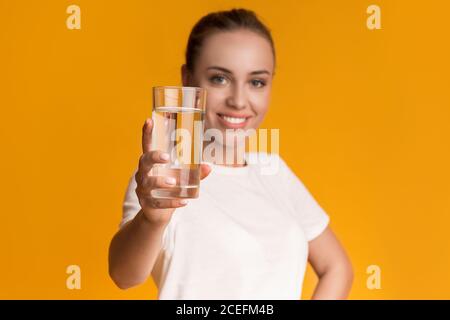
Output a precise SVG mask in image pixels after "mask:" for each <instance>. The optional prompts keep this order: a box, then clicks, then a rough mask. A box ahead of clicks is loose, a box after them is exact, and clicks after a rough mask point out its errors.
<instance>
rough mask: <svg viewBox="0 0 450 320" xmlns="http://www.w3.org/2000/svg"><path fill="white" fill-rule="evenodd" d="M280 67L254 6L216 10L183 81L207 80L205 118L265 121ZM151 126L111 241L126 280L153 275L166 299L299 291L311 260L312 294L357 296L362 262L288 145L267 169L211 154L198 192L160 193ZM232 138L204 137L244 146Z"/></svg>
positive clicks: (119, 279)
mask: <svg viewBox="0 0 450 320" xmlns="http://www.w3.org/2000/svg"><path fill="white" fill-rule="evenodd" d="M274 74H275V48H274V43H273V40H272V37H271V35H270V32H269V30H268V29H267V27H265V26H264V25H263V24H262V23H261V21H260V20H259V19H258V18H257V16H256V14H255V13H254V12H252V11H249V10H245V9H233V10H230V11H220V12H214V13H210V14H208V15H206V16H205V17H203V18H201V19H200V21H199V22H198V23H197V24H196V25H195V26H194V28H193V30H192V32H191V35H190V37H189V40H188V45H187V50H186V64H184V65H183V66H182V68H181V75H182V81H183V85H184V86H197V87H203V88H206V89H207V102H206V105H207V108H206V115H205V117H206V118H205V129H214V130H218V131H220V132H224V134H225V133H226V132H227V131H229V130H231V131H233V129H257V128H258V127H259V125H260V124H261V122H262V121H263V119H264V116H265V114H266V112H267V110H268V107H269V102H270V93H271V88H272V80H273V77H274ZM151 130H152V125H151V122H150V121H148V122H147V123H146V125H145V126H144V130H143V137H142V139H143V143H142V145H143V155H142V156H141V159H140V162H139V168H138V169H137V170H136V171H135V174H134V175H133V176H132V177H131V178H130V181H129V184H128V188H127V190H126V194H125V200H124V204H123V218H122V222H121V224H120V226H121V229H120V230H119V231H118V232H117V234H116V235H115V236H114V238H113V240H112V242H111V246H110V264H109V267H110V274H111V277H112V278H113V280H114V281H115V283H116V284H117V285H118V286H119V287H121V288H129V287H132V286H135V285H137V284H140V283H142V282H144V281H145V280H146V279H147V277H148V276H149V275H150V274H151V275H152V276H153V278H154V280H155V282H156V284H157V286H158V288H159V299H249V300H252V299H299V298H300V297H301V291H302V283H303V277H304V273H305V270H306V265H307V261H308V259H309V261H310V263H311V264H312V266H313V268H314V270H315V271H316V273H317V275H318V277H319V284H318V286H317V288H316V291H315V293H314V297H313V298H315V299H324V298H325V299H339V298H346V297H347V295H348V293H349V290H350V286H351V282H352V268H351V265H350V261H349V259H348V258H347V255H346V254H345V251H344V249H343V248H342V246H341V245H340V243H339V241H338V240H337V239H336V237H335V236H334V234H333V232H332V231H331V229H330V228H329V226H328V224H329V220H330V219H329V216H328V215H327V213H326V212H325V211H324V210H323V209H322V208H321V206H320V205H319V204H318V203H317V201H316V200H315V199H314V197H313V196H312V195H311V193H310V192H309V191H308V189H307V188H306V187H305V185H304V184H303V183H302V181H301V180H300V179H299V178H298V177H297V176H296V175H295V174H294V173H293V172H292V170H291V169H290V168H289V167H288V165H287V164H286V163H285V162H284V160H283V159H282V158H281V157H280V156H279V155H275V154H272V155H268V154H265V156H267V157H268V158H269V159H270V161H271V162H272V161H273V163H277V164H278V170H277V171H276V172H273V173H272V174H267V175H264V174H261V172H262V170H260V166H261V164H259V163H249V161H246V163H240V164H237V163H236V161H235V160H236V159H233V161H232V162H227V163H226V164H225V165H221V164H218V163H214V162H212V163H210V166H206V165H204V166H203V167H202V168H203V170H202V178H206V179H205V180H204V181H203V182H202V186H201V195H200V197H199V198H197V199H191V200H190V203H189V205H181V204H180V203H179V202H177V201H176V200H174V201H175V202H173V201H170V202H167V203H166V202H164V203H162V202H158V203H157V204H155V202H154V201H153V199H152V198H151V188H152V187H155V185H157V184H158V183H161V182H160V180H156V179H155V177H148V172H149V170H150V169H151V166H152V165H153V164H154V163H162V162H164V161H166V160H167V159H165V160H164V157H161V154H160V152H159V151H158V150H149V149H148V145H150V141H149V139H150V138H149V137H150V134H151ZM236 131H237V130H236ZM227 141H228V140H226V139H225V140H223V141H220V142H218V141H216V140H211V141H208V142H207V143H205V144H221V145H220V146H218V147H219V148H223V149H225V150H227V149H230V148H233V151H234V154H235V155H237V153H238V152H245V150H243V151H242V150H239V149H237V150H234V148H236V145H235V144H231V145H229V144H228V143H227ZM205 149H206V148H205ZM258 154H262V153H261V152H259V153H258ZM250 156H251V155H250V154H249V153H246V152H245V155H243V157H244V158H245V159H246V160H247V159H249V158H250ZM238 158H240V157H239V156H238ZM151 179H154V180H151ZM174 213H175V214H174Z"/></svg>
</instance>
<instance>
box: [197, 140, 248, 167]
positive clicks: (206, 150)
mask: <svg viewBox="0 0 450 320" xmlns="http://www.w3.org/2000/svg"><path fill="white" fill-rule="evenodd" d="M213 150H214V151H213ZM211 151H213V152H211ZM212 153H213V154H214V155H212V156H211V154H212ZM230 154H231V156H230ZM231 157H232V158H231ZM230 158H231V159H230ZM203 159H204V160H205V161H207V162H210V163H214V164H216V165H221V166H226V167H245V166H247V165H248V163H247V161H246V159H245V148H238V147H237V146H231V147H228V146H227V145H224V144H219V143H215V142H214V141H204V143H203Z"/></svg>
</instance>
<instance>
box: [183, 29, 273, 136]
mask: <svg viewBox="0 0 450 320" xmlns="http://www.w3.org/2000/svg"><path fill="white" fill-rule="evenodd" d="M273 69H274V57H273V53H272V49H271V46H270V43H269V41H268V40H266V39H265V38H263V37H262V36H260V35H258V34H257V33H254V32H251V31H248V30H238V31H232V32H219V33H216V34H213V35H210V36H209V37H207V38H206V39H205V41H204V43H203V46H202V49H201V52H200V54H199V56H198V57H197V60H196V61H195V70H194V74H193V76H192V75H189V74H188V72H187V70H186V67H185V66H184V65H183V68H182V76H183V85H185V86H197V87H202V88H206V89H207V99H206V115H205V117H206V118H205V129H209V128H215V129H219V130H220V131H222V132H223V134H225V130H226V129H243V130H247V129H257V128H258V127H259V125H260V123H261V122H262V121H263V119H264V116H265V114H266V112H267V110H268V107H269V100H270V92H271V88H272V78H273V72H274V70H273Z"/></svg>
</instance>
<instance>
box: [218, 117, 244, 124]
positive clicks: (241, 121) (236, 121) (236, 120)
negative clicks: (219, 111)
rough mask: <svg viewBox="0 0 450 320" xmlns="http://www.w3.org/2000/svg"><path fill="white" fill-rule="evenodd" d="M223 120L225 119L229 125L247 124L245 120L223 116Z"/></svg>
mask: <svg viewBox="0 0 450 320" xmlns="http://www.w3.org/2000/svg"><path fill="white" fill-rule="evenodd" d="M222 118H224V119H225V120H226V121H227V122H229V123H236V124H238V123H243V122H245V118H232V117H227V116H222Z"/></svg>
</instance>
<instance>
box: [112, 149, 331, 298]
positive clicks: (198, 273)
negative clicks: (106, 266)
mask: <svg viewBox="0 0 450 320" xmlns="http://www.w3.org/2000/svg"><path fill="white" fill-rule="evenodd" d="M261 154H262V153H251V155H252V156H255V155H256V156H259V155H261ZM249 155H250V154H246V159H247V160H248V159H249V157H248V156H249ZM263 155H265V157H266V158H265V159H269V160H270V165H271V166H272V167H271V168H278V170H275V171H274V170H267V171H266V172H263V170H262V169H263V168H264V167H265V166H263V165H262V164H260V163H249V164H248V165H247V166H244V167H225V166H221V165H215V164H212V165H211V167H212V171H211V173H210V174H209V176H208V177H206V178H205V179H204V180H202V181H201V183H200V195H199V198H197V199H189V200H188V201H189V202H188V204H187V205H186V206H185V207H182V208H178V209H176V210H175V212H174V214H173V215H172V218H171V220H170V222H169V224H168V225H167V227H166V229H165V230H164V233H163V248H162V250H161V252H160V255H159V257H158V259H157V261H156V264H155V267H154V269H153V270H152V277H153V279H154V281H155V283H156V285H157V287H158V289H159V293H158V299H161V300H162V299H183V300H184V299H211V300H216V299H225V300H229V299H249V300H261V299H267V300H270V299H294V300H297V299H300V297H301V291H302V285H303V277H304V273H305V270H306V265H307V257H308V241H311V240H312V239H314V238H315V237H317V236H318V235H320V234H321V233H322V231H323V230H324V229H325V228H326V227H327V225H328V223H329V216H328V215H327V214H326V212H325V211H324V210H323V209H322V208H321V207H320V205H319V204H318V203H317V202H316V200H315V199H314V198H313V196H312V195H311V193H310V192H309V191H308V189H307V188H306V187H305V185H304V184H303V183H302V182H301V180H299V178H297V176H296V175H295V174H294V173H293V172H292V171H291V169H290V168H289V167H288V166H287V165H286V163H285V162H284V161H283V159H282V158H281V157H280V156H278V155H268V154H267V153H264V154H263ZM247 163H248V161H247ZM274 164H275V166H273V165H274ZM274 172H275V173H274ZM135 189H136V181H135V180H134V173H133V175H132V177H131V178H130V181H129V185H128V189H127V191H126V195H125V199H124V203H123V218H122V222H121V224H120V226H123V225H124V224H125V223H126V222H127V221H129V220H131V219H133V218H134V216H135V215H136V214H137V213H138V211H139V210H140V204H139V202H138V198H137V195H136V192H135Z"/></svg>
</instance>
